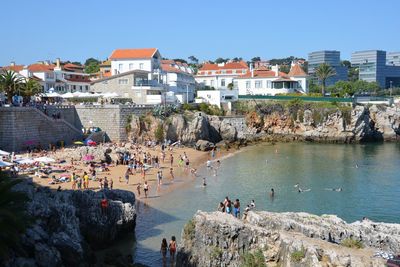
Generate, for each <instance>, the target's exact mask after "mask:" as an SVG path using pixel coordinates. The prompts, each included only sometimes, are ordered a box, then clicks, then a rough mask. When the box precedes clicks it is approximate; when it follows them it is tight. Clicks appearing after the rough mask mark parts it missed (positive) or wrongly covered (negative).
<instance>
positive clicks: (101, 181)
mask: <svg viewBox="0 0 400 267" xmlns="http://www.w3.org/2000/svg"><path fill="white" fill-rule="evenodd" d="M99 187H100V190H101V189H104V184H103V179H101V178H100V179H99Z"/></svg>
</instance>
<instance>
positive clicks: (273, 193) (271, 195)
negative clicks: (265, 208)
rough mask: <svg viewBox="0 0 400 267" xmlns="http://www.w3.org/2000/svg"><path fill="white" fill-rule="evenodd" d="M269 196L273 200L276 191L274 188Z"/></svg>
mask: <svg viewBox="0 0 400 267" xmlns="http://www.w3.org/2000/svg"><path fill="white" fill-rule="evenodd" d="M269 196H270V197H272V198H273V197H274V196H275V191H274V189H273V188H271V192H270V193H269Z"/></svg>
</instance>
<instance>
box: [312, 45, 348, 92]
mask: <svg viewBox="0 0 400 267" xmlns="http://www.w3.org/2000/svg"><path fill="white" fill-rule="evenodd" d="M323 63H326V64H329V65H330V66H331V67H333V68H334V69H335V71H336V75H335V76H332V77H330V78H328V79H327V81H326V85H327V86H329V85H333V84H335V83H336V82H337V81H346V80H347V72H348V70H347V67H345V66H342V64H341V62H340V52H339V51H335V50H323V51H315V52H311V53H309V54H308V74H309V75H310V76H311V77H314V79H316V78H315V70H316V68H317V67H318V66H319V65H321V64H323Z"/></svg>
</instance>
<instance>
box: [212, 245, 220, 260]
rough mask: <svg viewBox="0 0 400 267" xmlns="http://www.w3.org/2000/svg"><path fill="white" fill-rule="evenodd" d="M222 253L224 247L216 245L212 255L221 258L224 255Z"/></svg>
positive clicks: (214, 257)
mask: <svg viewBox="0 0 400 267" xmlns="http://www.w3.org/2000/svg"><path fill="white" fill-rule="evenodd" d="M222 253H223V251H222V249H221V248H220V247H217V246H215V247H213V249H212V251H211V254H210V257H211V259H220V258H221V257H222Z"/></svg>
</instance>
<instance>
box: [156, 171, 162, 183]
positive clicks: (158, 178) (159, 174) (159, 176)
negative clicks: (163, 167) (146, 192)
mask: <svg viewBox="0 0 400 267" xmlns="http://www.w3.org/2000/svg"><path fill="white" fill-rule="evenodd" d="M157 181H158V185H162V173H161V171H158V172H157Z"/></svg>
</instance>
